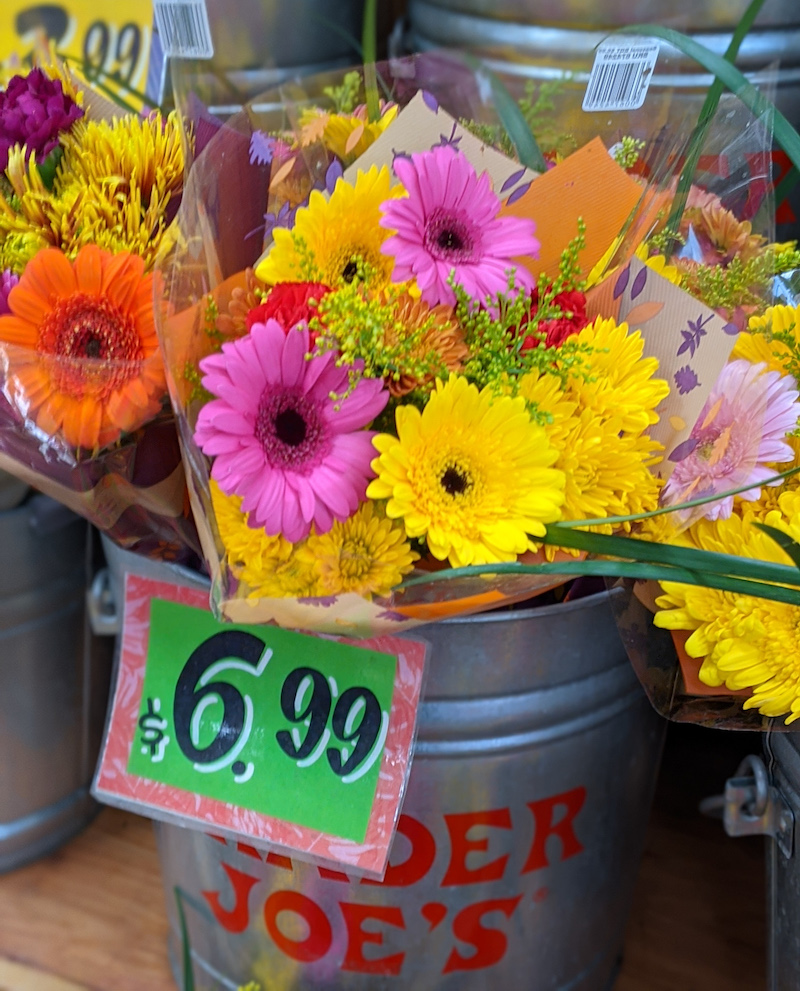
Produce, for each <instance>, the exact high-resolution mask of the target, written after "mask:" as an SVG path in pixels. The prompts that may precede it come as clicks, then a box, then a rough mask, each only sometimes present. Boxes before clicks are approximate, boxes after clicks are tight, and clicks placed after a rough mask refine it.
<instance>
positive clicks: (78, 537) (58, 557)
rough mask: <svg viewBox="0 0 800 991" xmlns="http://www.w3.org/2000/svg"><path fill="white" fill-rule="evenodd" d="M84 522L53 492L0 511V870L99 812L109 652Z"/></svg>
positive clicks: (28, 857)
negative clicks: (90, 609)
mask: <svg viewBox="0 0 800 991" xmlns="http://www.w3.org/2000/svg"><path fill="white" fill-rule="evenodd" d="M87 531H88V526H87V524H86V522H85V521H84V520H81V519H79V518H78V517H76V516H74V515H73V514H71V513H67V511H66V510H64V509H63V507H61V506H59V505H58V504H57V503H54V502H53V501H52V500H50V499H48V498H47V497H45V496H38V495H37V496H34V497H33V498H32V499H30V500H29V501H28V502H26V503H25V504H24V505H23V506H21V507H19V508H17V509H13V510H9V511H7V512H2V513H0V547H2V548H3V551H2V565H3V566H2V568H0V872H2V871H7V870H11V869H12V868H15V867H19V866H21V865H22V864H24V863H26V862H28V861H30V860H33V859H35V858H36V857H39V856H41V855H42V854H44V853H47V852H49V851H50V850H52V849H54V848H55V847H57V846H59V845H60V844H61V843H63V842H64V841H65V840H67V839H69V838H70V837H71V836H72V835H74V834H75V833H77V832H78V831H79V830H80V829H82V828H83V826H85V825H86V823H88V822H89V820H90V819H91V818H92V816H93V815H94V814H95V811H96V808H97V806H96V805H95V803H94V802H93V801H92V799H91V798H90V796H89V785H90V783H91V778H92V774H93V772H94V764H95V760H96V758H97V754H98V752H99V745H100V737H101V734H102V730H103V723H104V719H105V709H106V701H107V695H108V684H109V679H110V670H111V666H110V653H109V650H108V645H107V644H100V643H98V642H96V641H95V640H94V639H93V638H92V637H91V635H90V631H89V629H88V624H87V621H86V609H85V600H86V585H87Z"/></svg>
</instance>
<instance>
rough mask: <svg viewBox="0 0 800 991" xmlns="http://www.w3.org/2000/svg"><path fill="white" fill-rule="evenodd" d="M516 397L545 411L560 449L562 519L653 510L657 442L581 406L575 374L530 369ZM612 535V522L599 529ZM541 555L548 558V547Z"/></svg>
mask: <svg viewBox="0 0 800 991" xmlns="http://www.w3.org/2000/svg"><path fill="white" fill-rule="evenodd" d="M519 391H520V395H521V396H523V398H525V399H526V400H528V402H530V403H533V404H535V407H536V408H537V409H538V411H539V412H540V413H543V414H546V416H547V418H548V421H549V422H548V423H546V424H545V428H544V429H545V431H546V433H547V436H548V438H549V440H550V442H551V443H552V445H553V446H554V447H555V448H556V450H557V451H558V460H557V461H556V463H555V467H556V468H558V469H560V470H561V471H563V472H564V474H565V476H566V488H565V502H564V507H563V510H562V514H561V515H562V517H563V518H564V519H570V520H581V519H597V518H602V517H604V516H625V515H629V514H632V513H641V512H647V511H649V510H651V509H655V507H656V505H657V503H658V492H659V482H658V480H657V479H656V478H655V477H654V476H653V474H652V473H651V472H650V470H649V469H650V466H651V465H653V464H655V463H656V462H657V461H658V452H659V451H660V447H659V445H657V444H655V443H654V442H653V441H651V440H650V439H649V437H647V435H646V434H645V435H639V434H635V433H628V432H626V431H624V430H622V429H621V427H620V420H619V419H618V418H617V417H616V416H615V415H606V416H602V415H598V414H597V413H596V412H595V411H593V410H591V409H587V408H585V407H583V406H582V404H581V395H580V392H579V391H578V390H576V389H574V388H573V378H572V377H570V378H568V379H567V382H566V385H563V384H562V382H561V379H560V378H559V377H558V376H556V375H550V374H540V373H538V372H529V373H528V374H527V375H525V376H524V377H523V378H522V380H521V382H520V387H519ZM597 530H598V532H601V533H610V532H611V530H612V527H611V526H610V525H602V526H599V527H597ZM545 554H547V555H548V556H552V552H551V551H550V549H549V548H545Z"/></svg>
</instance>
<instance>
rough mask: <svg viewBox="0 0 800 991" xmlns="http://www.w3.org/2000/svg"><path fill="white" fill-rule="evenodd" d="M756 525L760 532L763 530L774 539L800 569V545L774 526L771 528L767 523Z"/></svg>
mask: <svg viewBox="0 0 800 991" xmlns="http://www.w3.org/2000/svg"><path fill="white" fill-rule="evenodd" d="M755 525H756V526H757V527H758V529H759V530H763V532H764V533H766V535H767V536H768V537H772V539H773V540H774V541H775V543H776V544H777V545H778V547H780V548H781V549H782V550H784V551H785V552H786V553H787V554H788V555H789V557H790V558H791V559H792V560H793V561H794V563H795V564H796V565H797V567H798V568H800V544H798V543H797V541H796V540H794V539H793V538H792V537H790V536H789V534H788V533H784V532H783V530H778V529H776V528H775V527H774V526H769V525H768V524H767V523H756V524H755Z"/></svg>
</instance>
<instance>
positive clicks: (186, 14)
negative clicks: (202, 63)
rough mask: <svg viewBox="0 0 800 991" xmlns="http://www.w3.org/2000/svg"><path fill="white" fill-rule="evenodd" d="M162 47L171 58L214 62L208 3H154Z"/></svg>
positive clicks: (187, 0)
mask: <svg viewBox="0 0 800 991" xmlns="http://www.w3.org/2000/svg"><path fill="white" fill-rule="evenodd" d="M153 13H154V14H155V18H156V27H157V28H158V34H159V38H160V40H161V47H162V49H163V50H164V54H165V55H169V56H171V57H172V58H212V57H213V55H214V43H213V42H212V40H211V26H210V25H209V23H208V11H207V10H206V4H205V0H153Z"/></svg>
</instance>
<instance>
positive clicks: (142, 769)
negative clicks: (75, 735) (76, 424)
mask: <svg viewBox="0 0 800 991" xmlns="http://www.w3.org/2000/svg"><path fill="white" fill-rule="evenodd" d="M207 603H208V597H207V593H205V592H204V591H200V590H196V589H188V588H179V587H177V586H174V585H170V584H167V583H164V582H158V581H153V580H152V579H148V578H144V577H139V576H133V575H129V576H128V577H127V582H126V591H125V618H124V624H123V633H122V650H121V656H120V662H119V672H118V679H117V687H116V691H115V697H114V702H113V709H112V714H111V719H110V722H109V729H108V733H107V738H106V742H105V746H104V752H103V757H102V760H101V764H100V767H99V770H98V773H97V776H96V780H95V785H94V788H93V792H94V794H95V797H96V798H98V799H99V800H100V801H102V802H106V803H108V804H112V805H121V806H123V807H125V808H131V809H133V810H134V811H138V812H141V813H144V814H147V815H151V816H152V817H154V818H165V819H169V820H170V821H180V822H182V823H183V824H185V825H191V826H195V827H202V828H204V829H209V830H213V831H215V832H218V833H222V834H223V835H232V836H235V837H237V838H246V839H247V841H248V842H254V841H255V842H256V844H258V842H259V841H261V842H262V844H267V845H269V846H270V847H271V848H279V849H283V850H285V851H286V852H288V853H292V854H293V855H295V856H298V855H300V856H301V857H302V856H303V854H305V855H306V857H307V859H311V860H313V861H314V862H316V863H322V864H328V865H334V866H338V867H340V868H342V867H344V868H346V869H347V870H349V871H350V872H356V873H363V874H365V875H367V876H371V877H380V876H381V875H382V873H383V871H384V870H385V866H386V862H387V860H388V854H389V847H390V845H391V840H392V836H393V832H394V825H395V823H396V821H397V816H398V815H399V809H400V804H401V801H402V796H403V793H404V789H405V783H406V780H407V776H408V771H409V767H410V760H411V751H412V747H413V740H414V733H415V727H416V715H417V709H418V706H419V698H420V691H421V686H422V678H423V673H424V665H425V653H426V649H425V645H424V644H422V643H420V642H416V641H410V640H405V639H402V638H399V637H388V636H386V637H378V638H375V639H372V640H365V641H350V640H341V639H334V638H330V637H318V636H311V635H306V634H300V633H295V632H292V631H289V630H282V629H279V628H278V627H273V626H243V625H231V624H227V623H226V624H223V623H219V622H217V621H216V620H215V619H214V617H213V615H212V614H211V612H210V611H209V610H208V605H207ZM379 779H380V782H381V787H380V788H378V787H377V785H378V781H379Z"/></svg>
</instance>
